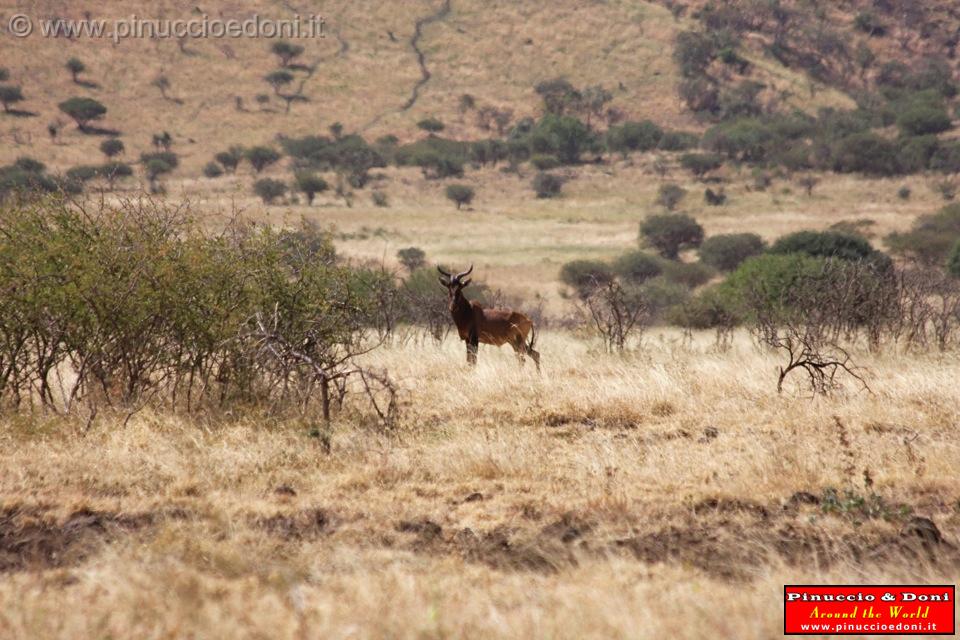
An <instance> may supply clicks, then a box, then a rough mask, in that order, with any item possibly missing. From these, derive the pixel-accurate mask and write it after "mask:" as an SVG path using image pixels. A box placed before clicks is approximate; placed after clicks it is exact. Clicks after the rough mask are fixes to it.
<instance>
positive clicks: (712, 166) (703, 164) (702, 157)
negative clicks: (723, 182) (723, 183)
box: [680, 153, 723, 178]
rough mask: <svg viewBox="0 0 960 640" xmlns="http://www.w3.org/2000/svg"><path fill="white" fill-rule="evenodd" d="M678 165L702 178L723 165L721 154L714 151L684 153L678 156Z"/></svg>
mask: <svg viewBox="0 0 960 640" xmlns="http://www.w3.org/2000/svg"><path fill="white" fill-rule="evenodd" d="M680 166H682V167H683V168H684V169H686V170H688V171H690V172H691V173H693V175H695V176H696V177H698V178H702V177H703V176H704V175H706V174H708V173H710V172H711V171H715V170H716V169H719V168H720V167H722V166H723V156H721V155H719V154H716V153H685V154H683V155H682V156H680Z"/></svg>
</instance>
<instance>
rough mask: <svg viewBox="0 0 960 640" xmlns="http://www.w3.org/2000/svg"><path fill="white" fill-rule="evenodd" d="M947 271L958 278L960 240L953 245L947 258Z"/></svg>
mask: <svg viewBox="0 0 960 640" xmlns="http://www.w3.org/2000/svg"><path fill="white" fill-rule="evenodd" d="M947 271H948V272H949V273H950V275H952V276H955V277H957V278H960V240H957V243H956V244H955V245H953V250H951V251H950V256H949V257H948V258H947Z"/></svg>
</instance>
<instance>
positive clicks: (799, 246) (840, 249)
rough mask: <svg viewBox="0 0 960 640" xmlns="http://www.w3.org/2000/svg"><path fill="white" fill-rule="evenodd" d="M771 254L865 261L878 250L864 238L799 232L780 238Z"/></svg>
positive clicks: (829, 233) (843, 234)
mask: <svg viewBox="0 0 960 640" xmlns="http://www.w3.org/2000/svg"><path fill="white" fill-rule="evenodd" d="M770 253H778V254H786V253H804V254H806V255H808V256H815V257H821V258H839V259H840V260H865V259H867V258H870V257H872V256H873V255H874V254H875V253H876V249H874V248H873V247H871V246H870V243H869V242H868V241H867V240H866V239H865V238H863V237H862V236H857V235H852V234H847V233H840V232H837V231H797V232H796V233H791V234H788V235H785V236H782V237H780V238H778V239H777V240H776V242H774V243H773V245H772V246H771V247H770Z"/></svg>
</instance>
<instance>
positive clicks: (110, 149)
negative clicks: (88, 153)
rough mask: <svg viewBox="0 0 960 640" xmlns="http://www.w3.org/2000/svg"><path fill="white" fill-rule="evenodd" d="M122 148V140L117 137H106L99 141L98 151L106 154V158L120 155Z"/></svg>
mask: <svg viewBox="0 0 960 640" xmlns="http://www.w3.org/2000/svg"><path fill="white" fill-rule="evenodd" d="M123 150H124V146H123V141H122V140H120V139H119V138H107V139H106V140H104V141H103V142H101V143H100V151H101V152H102V153H103V155H105V156H107V158H108V159H109V158H114V157H116V156H118V155H120V154H121V153H123Z"/></svg>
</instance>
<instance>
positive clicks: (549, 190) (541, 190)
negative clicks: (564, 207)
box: [533, 171, 563, 198]
mask: <svg viewBox="0 0 960 640" xmlns="http://www.w3.org/2000/svg"><path fill="white" fill-rule="evenodd" d="M533 190H534V192H535V193H536V194H537V197H538V198H556V197H557V196H559V195H560V192H561V191H562V190H563V178H561V177H560V176H555V175H553V174H552V173H544V172H542V171H541V172H540V173H538V174H537V175H535V176H534V177H533Z"/></svg>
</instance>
